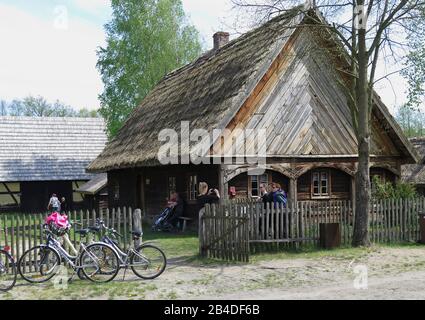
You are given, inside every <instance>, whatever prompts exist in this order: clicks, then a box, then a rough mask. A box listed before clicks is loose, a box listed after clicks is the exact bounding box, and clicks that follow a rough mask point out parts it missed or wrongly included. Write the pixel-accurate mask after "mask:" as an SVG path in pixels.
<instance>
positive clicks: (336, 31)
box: [232, 0, 425, 246]
mask: <svg viewBox="0 0 425 320" xmlns="http://www.w3.org/2000/svg"><path fill="white" fill-rule="evenodd" d="M232 1H233V2H234V4H235V6H236V8H238V9H239V10H241V9H242V10H244V11H245V12H248V13H251V14H253V15H254V16H255V17H256V21H264V20H267V19H269V18H271V17H273V16H274V15H276V14H281V13H284V12H289V10H290V9H292V8H293V6H294V5H300V4H302V3H304V1H297V0H232ZM424 6H425V1H421V0H345V1H336V0H317V1H307V5H304V6H302V7H300V9H299V11H302V12H303V13H305V14H309V13H313V12H314V13H315V14H309V15H310V17H311V19H312V20H314V22H315V24H314V25H315V29H316V30H323V32H322V33H323V35H324V36H326V34H327V33H329V34H330V39H332V38H335V37H337V38H338V39H339V40H340V42H341V43H342V45H343V50H341V51H342V52H341V55H342V56H346V57H347V59H348V61H350V67H349V68H347V70H345V73H346V74H347V75H349V77H350V81H349V82H348V83H347V85H346V86H342V87H345V88H347V90H346V92H345V93H346V97H347V100H348V103H349V105H350V107H351V109H352V114H353V125H354V127H355V129H356V132H357V141H358V169H357V173H356V178H355V181H356V183H355V186H356V199H355V202H356V216H355V221H354V231H353V246H363V245H364V246H366V245H369V237H368V224H369V222H368V215H369V211H370V199H371V185H370V177H369V167H370V141H371V116H372V106H373V97H374V86H375V84H376V82H377V81H379V80H381V78H380V79H377V76H376V74H377V68H378V63H379V62H380V61H386V60H388V59H390V58H391V57H393V58H394V60H395V61H397V60H398V59H399V57H398V55H399V51H400V50H401V49H405V48H409V43H408V41H405V40H407V39H408V38H409V37H410V38H412V37H413V36H414V35H417V34H418V33H419V32H421V31H422V30H423V28H411V26H412V25H413V24H414V25H416V26H419V25H423V24H424V20H423V19H422V17H421V11H422V10H423V8H424ZM319 11H322V12H323V15H324V16H325V18H326V20H325V19H322V18H321V14H320V13H318V12H319ZM259 16H260V17H262V18H258V17H259ZM309 25H310V26H311V24H306V25H305V26H306V27H308V26H309ZM403 35H404V36H405V37H404V39H400V38H403Z"/></svg>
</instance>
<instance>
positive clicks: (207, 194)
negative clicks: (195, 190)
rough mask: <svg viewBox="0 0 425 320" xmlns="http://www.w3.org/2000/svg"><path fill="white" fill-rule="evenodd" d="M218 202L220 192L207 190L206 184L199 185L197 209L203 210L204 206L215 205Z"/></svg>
mask: <svg viewBox="0 0 425 320" xmlns="http://www.w3.org/2000/svg"><path fill="white" fill-rule="evenodd" d="M219 200H220V192H219V191H218V190H217V189H208V184H207V183H206V182H200V183H199V195H198V197H197V199H196V202H197V204H198V209H199V211H200V210H203V209H204V208H205V205H206V204H207V203H208V204H213V203H217V202H218V201H219Z"/></svg>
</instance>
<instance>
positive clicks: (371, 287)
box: [0, 247, 425, 300]
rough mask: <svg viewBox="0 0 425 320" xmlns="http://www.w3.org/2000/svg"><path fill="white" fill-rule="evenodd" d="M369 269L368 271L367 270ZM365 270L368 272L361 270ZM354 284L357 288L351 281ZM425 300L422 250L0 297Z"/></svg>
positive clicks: (174, 269) (20, 288) (22, 290)
mask: <svg viewBox="0 0 425 320" xmlns="http://www.w3.org/2000/svg"><path fill="white" fill-rule="evenodd" d="M365 268H367V269H365ZM365 270H367V275H366V274H364V273H363V274H360V273H359V272H361V271H365ZM356 284H357V288H356V287H355V285H356ZM58 297H59V298H62V299H207V300H221V299H226V300H227V299H236V300H237V299H248V300H259V299H273V300H275V299H301V300H305V299H331V300H335V299H425V248H422V247H413V248H411V247H408V248H387V247H380V248H374V249H368V250H365V251H364V252H361V254H355V255H351V254H346V255H344V254H342V255H338V254H337V255H330V256H323V257H308V256H307V258H304V257H302V256H301V257H297V258H294V259H282V260H267V261H261V262H257V263H251V264H245V265H242V264H241V265H232V266H229V265H204V266H203V265H195V264H191V263H189V262H186V261H185V259H184V258H180V259H171V261H170V263H169V266H168V268H167V270H166V272H165V273H164V274H163V275H161V277H159V278H158V279H155V280H153V281H141V280H138V279H136V278H135V277H134V276H133V275H132V274H131V273H128V274H127V276H126V279H125V280H124V281H123V280H122V274H121V277H118V278H117V279H116V280H114V282H112V283H110V284H107V285H93V284H91V283H89V282H87V281H80V280H76V281H74V282H73V283H71V284H70V285H69V286H68V289H67V290H58V289H54V288H53V285H52V284H43V285H29V284H26V283H24V282H22V280H21V281H19V282H18V285H17V286H16V287H15V288H14V289H13V290H12V291H11V292H10V293H8V294H3V295H0V299H57V298H58Z"/></svg>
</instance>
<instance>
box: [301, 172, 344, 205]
mask: <svg viewBox="0 0 425 320" xmlns="http://www.w3.org/2000/svg"><path fill="white" fill-rule="evenodd" d="M316 184H317V185H316ZM297 189H298V200H299V201H307V200H318V201H320V200H350V199H351V176H349V175H348V174H347V173H345V172H343V171H339V170H336V169H330V168H317V169H313V170H310V171H308V172H307V173H304V174H303V175H302V176H301V177H299V178H298V180H297ZM315 189H316V190H315Z"/></svg>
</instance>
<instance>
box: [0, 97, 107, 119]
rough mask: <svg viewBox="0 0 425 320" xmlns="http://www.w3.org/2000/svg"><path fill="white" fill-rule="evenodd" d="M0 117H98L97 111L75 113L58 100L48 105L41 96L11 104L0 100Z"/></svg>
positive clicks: (75, 111) (15, 101)
mask: <svg viewBox="0 0 425 320" xmlns="http://www.w3.org/2000/svg"><path fill="white" fill-rule="evenodd" d="M0 115H11V116H26V117H81V118H82V117H99V114H98V111H97V110H88V109H87V108H83V109H80V110H78V111H77V110H75V109H74V108H72V107H71V106H68V105H66V104H64V103H62V102H60V101H59V100H56V101H55V102H54V103H49V102H48V101H47V100H46V99H45V98H43V97H41V96H38V97H33V96H28V97H25V98H24V99H22V100H18V99H15V100H13V101H12V102H11V103H7V102H6V101H4V100H1V101H0Z"/></svg>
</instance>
